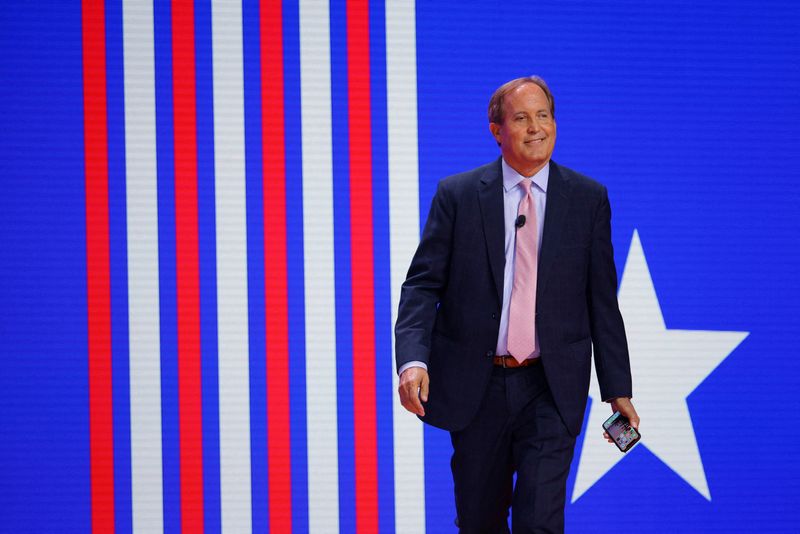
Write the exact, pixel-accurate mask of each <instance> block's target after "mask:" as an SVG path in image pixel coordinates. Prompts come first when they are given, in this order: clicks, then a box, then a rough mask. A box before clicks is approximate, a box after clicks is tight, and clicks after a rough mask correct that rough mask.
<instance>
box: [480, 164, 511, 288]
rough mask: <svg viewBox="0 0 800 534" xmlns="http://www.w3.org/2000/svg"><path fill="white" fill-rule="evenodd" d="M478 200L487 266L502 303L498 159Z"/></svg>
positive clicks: (500, 172) (502, 237)
mask: <svg viewBox="0 0 800 534" xmlns="http://www.w3.org/2000/svg"><path fill="white" fill-rule="evenodd" d="M478 200H479V203H480V206H481V218H482V219H483V234H484V236H485V238H486V249H487V252H488V254H489V265H490V266H491V269H492V278H494V285H495V288H496V289H497V298H498V301H499V302H501V303H502V302H503V269H504V268H505V247H504V245H503V242H504V240H505V222H504V220H503V170H502V166H501V165H500V160H499V159H498V160H497V161H496V162H495V163H494V164H493V165H491V166H489V168H488V169H487V171H486V173H485V174H484V175H483V177H482V178H481V183H480V185H479V186H478Z"/></svg>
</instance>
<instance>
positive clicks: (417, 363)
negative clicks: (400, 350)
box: [397, 360, 428, 376]
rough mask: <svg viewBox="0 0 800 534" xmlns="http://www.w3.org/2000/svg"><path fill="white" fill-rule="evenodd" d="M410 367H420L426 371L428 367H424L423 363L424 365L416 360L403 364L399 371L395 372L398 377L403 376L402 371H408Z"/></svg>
mask: <svg viewBox="0 0 800 534" xmlns="http://www.w3.org/2000/svg"><path fill="white" fill-rule="evenodd" d="M411 367H422V368H423V369H425V370H426V371H427V370H428V366H427V365H425V363H424V362H418V361H417V360H412V361H410V362H408V363H404V364H403V365H402V366H401V367H400V370H399V371H397V376H400V375H402V374H403V371H405V370H406V369H410V368H411Z"/></svg>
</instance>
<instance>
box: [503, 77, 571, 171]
mask: <svg viewBox="0 0 800 534" xmlns="http://www.w3.org/2000/svg"><path fill="white" fill-rule="evenodd" d="M503 114H504V117H503V123H502V124H496V123H494V122H492V123H490V124H489V129H490V130H491V131H492V135H493V136H494V138H495V139H496V140H497V142H498V143H499V144H500V150H501V151H502V152H503V158H504V159H505V160H506V162H507V163H508V164H509V165H510V166H511V167H512V168H513V169H514V170H515V171H517V172H518V173H520V174H522V175H523V176H532V175H534V174H535V173H536V172H538V171H539V170H540V169H541V168H542V167H544V166H545V164H546V163H547V161H548V160H549V159H550V156H551V155H552V154H553V148H555V144H556V121H555V118H553V116H552V114H551V113H550V102H548V101H547V96H546V95H545V94H544V91H543V90H542V88H541V87H539V86H538V85H536V84H533V83H526V84H525V85H522V86H520V87H517V88H516V89H515V90H513V91H512V92H511V93H509V94H507V95H506V97H505V99H504V100H503Z"/></svg>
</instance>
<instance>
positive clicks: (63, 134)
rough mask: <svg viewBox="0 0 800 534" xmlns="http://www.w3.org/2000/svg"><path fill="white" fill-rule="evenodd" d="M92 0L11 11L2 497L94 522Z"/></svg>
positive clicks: (60, 521)
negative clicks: (85, 16) (85, 14)
mask: <svg viewBox="0 0 800 534" xmlns="http://www.w3.org/2000/svg"><path fill="white" fill-rule="evenodd" d="M81 45H82V42H81V3H80V2H53V3H50V4H48V5H47V8H46V9H43V8H42V6H41V5H40V4H38V3H35V2H16V3H15V4H14V5H13V6H10V5H8V4H5V5H4V6H3V15H2V16H1V17H0V122H1V123H2V127H0V167H1V168H2V172H0V176H2V178H0V180H2V185H3V194H2V195H0V243H2V246H0V293H2V310H0V325H1V326H0V354H2V357H0V406H2V408H0V412H2V419H1V421H2V422H0V425H2V427H1V428H2V439H0V472H2V475H0V503H2V504H0V509H1V510H2V526H0V530H3V531H6V532H15V533H16V532H48V531H52V530H53V529H54V525H57V528H58V530H59V531H60V532H63V533H70V532H89V531H90V530H91V488H90V467H91V466H90V452H89V404H88V398H89V397H88V391H89V389H88V375H87V370H88V365H87V362H88V359H87V303H86V212H85V208H86V203H85V192H86V188H85V173H84V145H83V141H84V137H83V79H82V64H81V59H82V57H81V56H82V55H81V51H82V46H81Z"/></svg>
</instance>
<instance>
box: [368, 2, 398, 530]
mask: <svg viewBox="0 0 800 534" xmlns="http://www.w3.org/2000/svg"><path fill="white" fill-rule="evenodd" d="M369 19H370V21H369V22H370V23H369V39H370V50H369V52H370V83H371V87H370V91H371V95H370V96H371V98H370V101H371V102H370V103H371V108H372V209H373V211H372V229H373V234H372V235H373V243H374V245H373V249H374V252H373V253H374V259H373V268H374V272H375V274H374V284H375V305H374V307H375V359H376V361H375V389H376V391H375V398H376V404H377V406H376V411H377V423H378V425H377V426H378V429H377V430H378V510H379V512H380V513H379V515H378V523H379V524H378V526H379V528H380V531H381V532H383V533H393V532H394V513H395V511H394V440H393V430H394V429H393V424H392V421H393V413H392V397H393V395H394V394H395V393H394V387H393V384H392V373H394V364H393V363H392V337H391V336H392V314H391V308H392V292H391V261H390V256H389V252H390V248H389V156H388V141H387V132H386V128H387V123H386V120H387V119H386V32H385V29H386V20H385V12H384V4H383V3H382V2H370V9H369Z"/></svg>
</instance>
